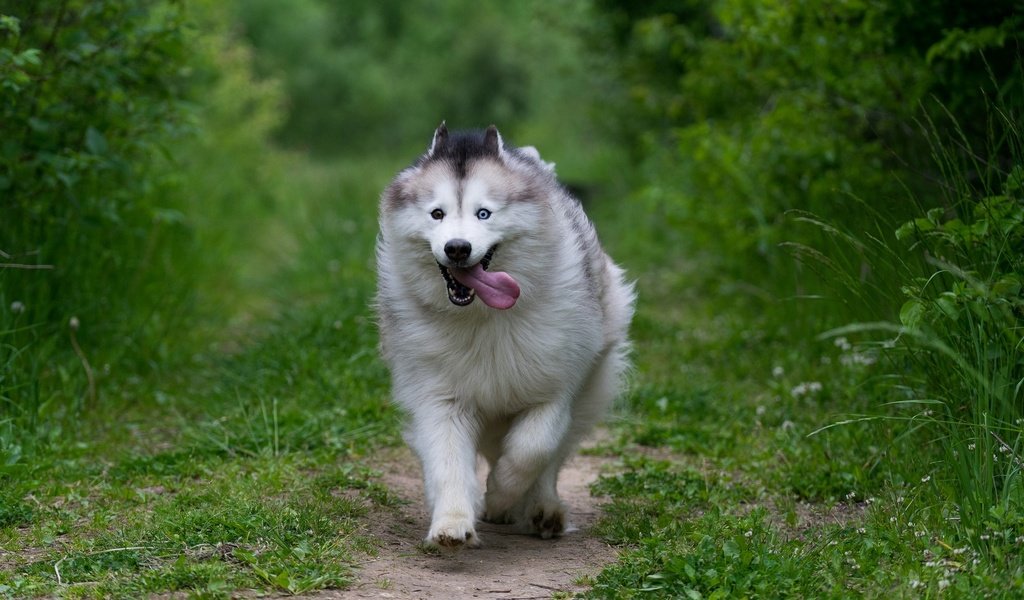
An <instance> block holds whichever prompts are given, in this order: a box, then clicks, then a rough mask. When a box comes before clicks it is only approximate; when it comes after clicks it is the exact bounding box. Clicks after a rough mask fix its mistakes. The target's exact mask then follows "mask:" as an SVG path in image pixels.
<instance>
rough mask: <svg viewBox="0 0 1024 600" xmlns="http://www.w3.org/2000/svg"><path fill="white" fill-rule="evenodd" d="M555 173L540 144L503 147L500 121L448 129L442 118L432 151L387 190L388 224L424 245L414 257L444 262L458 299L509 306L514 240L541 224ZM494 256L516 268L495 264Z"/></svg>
mask: <svg viewBox="0 0 1024 600" xmlns="http://www.w3.org/2000/svg"><path fill="white" fill-rule="evenodd" d="M550 181H552V176H551V175H550V167H549V166H548V165H546V164H545V163H543V161H541V160H540V158H539V155H537V153H536V151H535V150H532V151H531V150H527V151H520V150H512V149H506V148H504V147H503V144H502V141H501V137H500V135H499V134H498V132H497V129H495V128H494V127H493V126H492V127H491V128H489V129H488V130H487V131H486V132H484V133H483V134H479V133H466V134H453V135H449V134H448V131H447V129H446V128H445V126H444V125H443V124H442V125H441V127H439V128H438V130H437V131H436V132H435V134H434V138H433V141H432V143H431V146H430V149H429V150H428V152H427V153H426V154H425V155H424V156H423V157H421V158H420V160H419V161H418V162H417V163H416V164H415V165H414V166H412V167H410V168H409V169H406V170H405V171H403V172H402V173H401V174H399V176H398V177H397V178H396V179H395V181H394V182H392V184H391V186H389V188H388V189H387V190H386V191H385V193H384V197H383V199H382V211H381V224H382V228H383V229H384V230H385V235H387V236H389V237H392V238H395V237H397V238H398V239H400V240H401V241H403V242H408V244H403V245H408V246H411V247H412V248H414V249H415V248H422V249H423V250H424V252H422V256H416V257H412V256H410V257H407V258H408V259H409V260H414V261H417V262H422V263H425V264H429V265H431V266H432V268H434V269H438V267H439V269H438V270H439V271H440V274H439V275H437V277H438V281H439V282H440V281H443V282H444V284H445V287H446V288H447V291H448V298H449V300H450V301H451V302H452V303H453V304H455V305H458V306H465V305H467V304H470V303H471V302H472V301H473V298H474V297H475V296H476V295H478V294H479V295H480V297H481V299H482V300H483V301H484V302H485V303H486V304H488V305H489V306H492V307H496V308H509V307H511V305H513V304H515V298H517V297H518V294H519V291H518V286H517V285H516V284H515V281H514V279H513V275H514V274H515V273H514V269H515V265H513V264H511V261H510V258H511V257H513V256H516V253H515V252H514V250H513V248H514V246H515V245H516V244H517V243H518V242H519V241H520V240H522V239H523V238H524V237H527V236H530V235H531V234H533V232H535V231H536V228H537V227H538V226H541V224H542V223H541V222H542V221H543V220H544V219H543V214H542V213H543V212H544V211H545V210H547V209H546V208H545V207H546V206H547V204H546V196H545V194H544V193H543V191H544V190H543V186H544V184H545V183H550ZM394 241H398V240H394ZM428 248H429V253H428V252H425V251H426V250H427V249H428ZM492 260H496V261H497V262H498V263H499V264H501V265H502V266H503V267H504V268H508V269H510V270H512V271H513V274H512V275H509V274H506V273H500V272H496V271H493V272H492V271H490V270H489V268H490V265H491V261H492ZM433 263H436V265H437V266H433ZM435 272H436V271H435ZM492 301H493V302H492ZM506 305H507V306H506Z"/></svg>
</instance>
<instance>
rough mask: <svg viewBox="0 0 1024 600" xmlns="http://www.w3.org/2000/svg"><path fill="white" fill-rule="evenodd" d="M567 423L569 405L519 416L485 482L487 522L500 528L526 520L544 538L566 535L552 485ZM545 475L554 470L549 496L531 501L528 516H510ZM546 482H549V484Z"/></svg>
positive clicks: (552, 405)
mask: <svg viewBox="0 0 1024 600" xmlns="http://www.w3.org/2000/svg"><path fill="white" fill-rule="evenodd" d="M569 423H570V410H569V402H568V401H555V402H550V403H546V404H541V405H539V406H536V407H533V408H531V409H529V410H527V411H525V412H523V413H522V414H520V415H519V416H518V417H516V419H515V421H513V423H512V426H511V427H510V428H509V432H508V435H506V436H505V440H504V443H503V445H502V453H501V457H500V458H499V459H498V460H497V462H496V463H495V464H494V467H493V469H492V470H491V473H490V475H489V476H488V478H487V493H486V495H485V497H484V504H485V509H486V513H485V515H484V518H485V519H486V520H488V521H493V522H499V523H500V522H508V521H510V520H516V519H518V518H525V519H527V521H528V522H530V523H532V525H533V528H534V530H535V531H536V532H537V533H539V534H540V535H541V536H542V537H545V538H547V537H551V536H552V535H558V534H560V533H561V532H562V531H563V530H564V527H565V508H564V506H563V505H562V503H561V502H560V501H559V500H558V496H557V494H556V493H555V489H554V483H555V480H556V479H557V476H558V466H559V465H560V464H561V461H562V458H563V457H562V456H561V452H562V451H563V441H564V439H565V437H566V434H567V432H568V430H569ZM546 470H552V471H553V474H554V476H553V478H545V482H544V483H545V485H544V486H543V487H544V488H545V489H544V492H545V493H543V494H540V495H539V497H538V498H536V499H531V500H530V501H529V502H527V504H529V506H524V508H525V511H526V513H527V514H523V515H518V514H517V515H512V514H510V511H511V510H512V509H513V507H516V506H520V505H521V502H522V501H524V500H525V498H524V496H525V495H526V493H527V491H529V490H530V489H531V488H533V487H534V485H535V484H536V483H537V482H538V477H540V476H541V474H542V473H544V472H545V471H546ZM547 479H551V481H550V485H547V481H546V480H547ZM531 496H532V495H531Z"/></svg>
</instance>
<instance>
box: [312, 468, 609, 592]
mask: <svg viewBox="0 0 1024 600" xmlns="http://www.w3.org/2000/svg"><path fill="white" fill-rule="evenodd" d="M601 463H602V459H601V458H599V457H593V456H577V457H575V458H574V459H573V460H572V461H571V462H570V463H569V464H568V465H567V466H566V467H565V469H563V471H562V474H561V477H560V478H559V485H558V489H559V493H560V494H561V496H562V499H563V500H565V502H566V503H567V504H568V505H569V511H570V512H569V520H570V523H571V524H572V527H570V530H569V531H568V532H567V533H566V534H565V535H564V536H562V537H561V538H559V539H555V540H542V539H540V538H536V537H532V536H527V535H522V534H519V533H517V532H516V531H515V530H514V529H513V528H512V527H511V526H502V525H490V524H487V523H480V524H479V525H478V526H477V532H478V533H479V534H480V538H481V540H482V542H483V547H482V548H477V549H465V550H462V551H460V552H458V553H455V554H441V555H431V554H428V553H425V552H424V551H423V550H421V549H420V548H419V544H420V541H421V540H422V539H423V536H424V535H425V534H426V531H427V526H428V522H427V510H426V508H425V506H424V501H423V485H422V483H421V481H420V473H419V465H418V463H417V462H416V460H415V459H414V458H413V457H412V455H411V454H409V453H408V451H403V452H402V453H401V455H399V456H397V457H396V458H395V460H388V461H387V463H386V464H384V465H380V468H382V469H384V477H383V480H384V483H385V484H386V485H387V486H388V487H389V488H390V489H391V490H392V491H394V492H395V493H396V494H398V495H399V496H401V497H402V498H405V499H406V500H409V501H410V503H409V504H407V505H404V506H402V507H401V508H400V509H399V514H400V517H399V518H397V519H396V518H394V517H390V518H382V519H381V521H382V522H379V523H373V524H371V531H372V533H373V534H374V535H376V536H379V537H380V539H381V541H382V547H381V549H380V554H379V556H377V557H375V558H371V559H370V560H368V561H367V562H366V563H365V564H364V565H363V566H362V569H361V570H360V572H359V582H358V583H356V584H355V585H353V586H352V587H351V588H350V589H348V590H342V591H332V592H326V593H321V594H319V595H317V598H453V599H461V598H491V599H494V600H511V599H526V598H550V597H551V595H552V594H554V593H555V592H559V591H564V592H576V591H580V590H582V589H584V587H583V586H580V585H578V584H577V582H578V581H579V579H580V577H583V576H587V575H595V574H597V573H598V572H599V571H600V570H601V567H602V566H604V565H605V564H607V563H609V562H612V561H614V560H615V558H616V552H615V550H614V549H613V548H611V547H610V546H608V545H606V544H605V543H603V542H602V541H600V540H599V539H597V538H595V537H593V536H591V535H590V528H591V527H592V526H593V524H594V523H595V522H596V520H597V518H598V516H599V513H600V510H599V508H598V504H599V502H600V501H599V499H595V498H592V497H591V496H590V492H589V490H588V488H587V486H588V484H589V483H590V482H592V481H593V480H594V479H596V477H597V475H598V469H599V468H600V465H601ZM481 476H482V469H481ZM389 519H390V520H389Z"/></svg>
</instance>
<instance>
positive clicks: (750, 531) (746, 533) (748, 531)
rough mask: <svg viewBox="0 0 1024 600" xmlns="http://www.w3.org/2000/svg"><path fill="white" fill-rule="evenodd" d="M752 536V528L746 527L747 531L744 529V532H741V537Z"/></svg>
mask: <svg viewBox="0 0 1024 600" xmlns="http://www.w3.org/2000/svg"><path fill="white" fill-rule="evenodd" d="M753 536H754V530H752V529H748V530H747V531H746V532H745V533H744V534H743V537H753Z"/></svg>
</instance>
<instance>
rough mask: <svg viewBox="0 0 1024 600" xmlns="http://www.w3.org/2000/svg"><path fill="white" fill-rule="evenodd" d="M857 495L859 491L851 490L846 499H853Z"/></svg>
mask: <svg viewBox="0 0 1024 600" xmlns="http://www.w3.org/2000/svg"><path fill="white" fill-rule="evenodd" d="M856 497H857V492H850V493H849V494H847V495H846V499H847V500H853V499H854V498H856Z"/></svg>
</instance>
